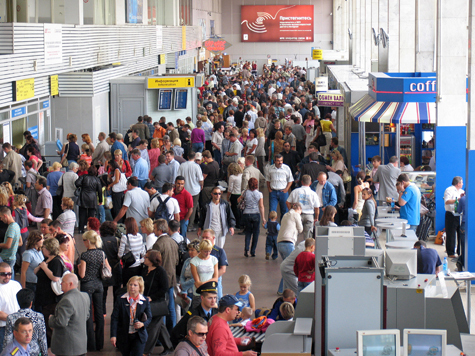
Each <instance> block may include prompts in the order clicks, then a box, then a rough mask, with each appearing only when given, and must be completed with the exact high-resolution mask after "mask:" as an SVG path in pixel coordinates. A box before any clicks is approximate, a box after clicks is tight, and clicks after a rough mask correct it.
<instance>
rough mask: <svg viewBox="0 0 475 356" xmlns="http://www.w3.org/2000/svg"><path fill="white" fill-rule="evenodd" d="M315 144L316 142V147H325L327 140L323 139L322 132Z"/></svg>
mask: <svg viewBox="0 0 475 356" xmlns="http://www.w3.org/2000/svg"><path fill="white" fill-rule="evenodd" d="M316 142H317V145H319V146H320V147H321V146H326V145H327V138H326V137H325V135H324V134H323V132H322V133H321V134H320V135H318V137H317V140H316Z"/></svg>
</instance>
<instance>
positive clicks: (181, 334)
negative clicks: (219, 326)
mask: <svg viewBox="0 0 475 356" xmlns="http://www.w3.org/2000/svg"><path fill="white" fill-rule="evenodd" d="M217 313H218V309H217V308H212V309H211V316H213V315H215V314H217ZM195 315H198V316H201V317H202V318H203V319H204V320H206V321H209V319H210V318H208V317H207V316H206V314H205V312H204V310H203V308H202V307H201V304H200V305H198V306H197V307H196V308H194V309H190V310H188V312H187V313H186V314H185V315H183V317H182V318H181V319H180V321H179V322H178V323H177V324H176V325H175V327H174V328H173V329H172V331H171V332H170V340H171V342H172V344H173V347H176V346H177V345H178V344H179V343H180V342H181V341H183V340H184V339H185V336H186V335H187V333H186V324H187V323H188V320H189V319H190V318H191V317H192V316H195Z"/></svg>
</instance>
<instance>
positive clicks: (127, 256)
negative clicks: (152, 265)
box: [121, 234, 136, 268]
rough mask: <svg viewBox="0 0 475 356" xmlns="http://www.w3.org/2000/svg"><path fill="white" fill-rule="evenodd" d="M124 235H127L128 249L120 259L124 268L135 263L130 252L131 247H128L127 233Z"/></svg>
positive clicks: (128, 243)
mask: <svg viewBox="0 0 475 356" xmlns="http://www.w3.org/2000/svg"><path fill="white" fill-rule="evenodd" d="M126 237H127V245H129V249H130V250H129V252H127V253H126V254H125V255H123V256H122V258H121V261H122V265H123V267H124V268H129V267H130V266H132V265H133V264H134V263H135V261H136V259H135V256H134V254H133V253H132V249H131V248H130V241H129V235H128V234H127V235H126Z"/></svg>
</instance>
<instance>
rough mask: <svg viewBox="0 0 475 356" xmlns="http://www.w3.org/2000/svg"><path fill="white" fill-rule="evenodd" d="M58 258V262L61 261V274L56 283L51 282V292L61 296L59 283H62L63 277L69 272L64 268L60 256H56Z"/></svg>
mask: <svg viewBox="0 0 475 356" xmlns="http://www.w3.org/2000/svg"><path fill="white" fill-rule="evenodd" d="M58 257H59V260H60V261H61V265H62V266H63V274H62V276H61V277H60V278H59V280H58V281H57V282H55V281H51V289H52V290H53V292H54V294H56V295H61V294H63V291H62V290H61V282H62V281H63V278H64V276H65V275H67V274H69V273H71V272H69V269H67V268H66V266H65V265H64V262H63V259H62V258H61V256H58ZM50 262H51V261H50Z"/></svg>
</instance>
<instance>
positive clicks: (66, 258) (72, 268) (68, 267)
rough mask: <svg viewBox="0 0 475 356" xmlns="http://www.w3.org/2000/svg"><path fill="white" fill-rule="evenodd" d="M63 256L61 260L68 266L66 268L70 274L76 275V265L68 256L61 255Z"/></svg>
mask: <svg viewBox="0 0 475 356" xmlns="http://www.w3.org/2000/svg"><path fill="white" fill-rule="evenodd" d="M68 252H69V251H68ZM60 256H61V259H62V260H63V262H64V265H65V266H66V268H67V269H68V270H69V272H71V273H74V265H73V263H72V262H71V260H70V259H69V258H68V256H66V255H60Z"/></svg>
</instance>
